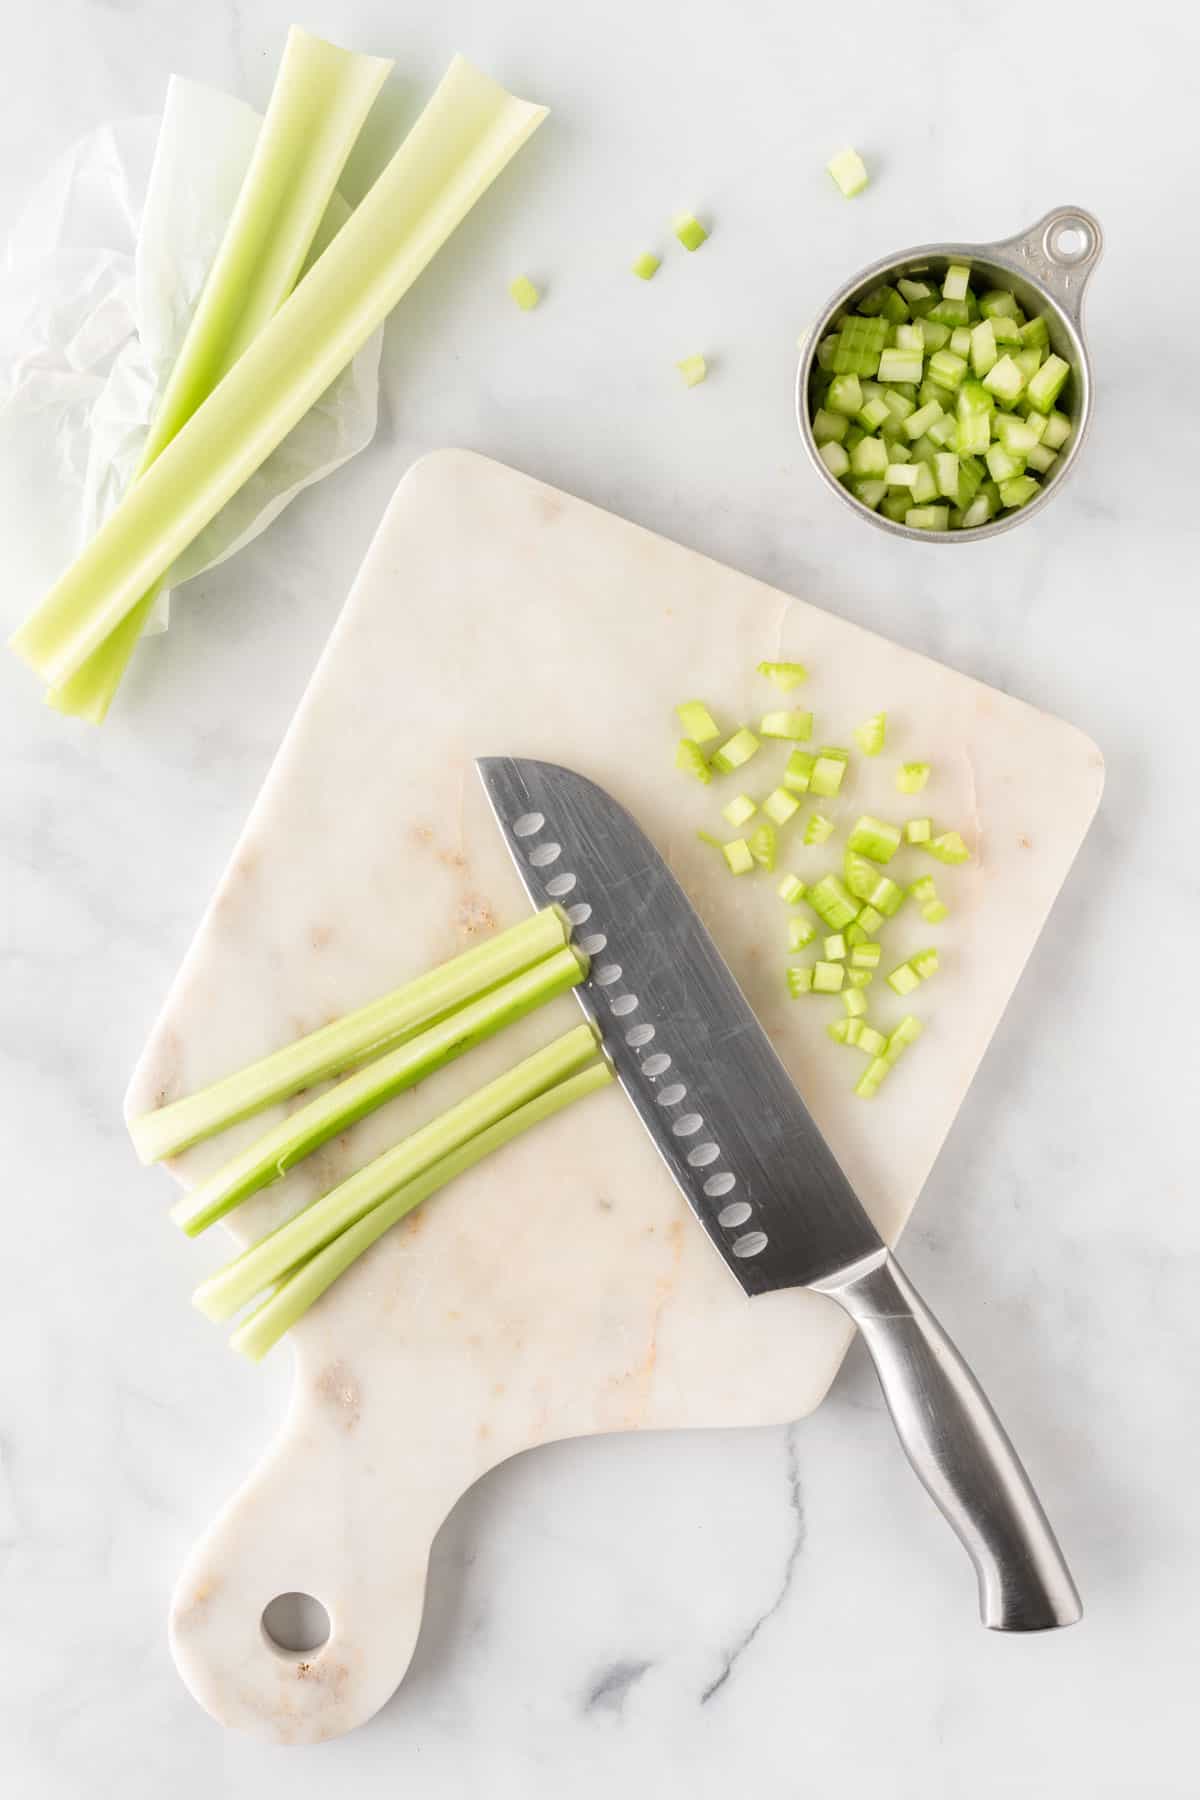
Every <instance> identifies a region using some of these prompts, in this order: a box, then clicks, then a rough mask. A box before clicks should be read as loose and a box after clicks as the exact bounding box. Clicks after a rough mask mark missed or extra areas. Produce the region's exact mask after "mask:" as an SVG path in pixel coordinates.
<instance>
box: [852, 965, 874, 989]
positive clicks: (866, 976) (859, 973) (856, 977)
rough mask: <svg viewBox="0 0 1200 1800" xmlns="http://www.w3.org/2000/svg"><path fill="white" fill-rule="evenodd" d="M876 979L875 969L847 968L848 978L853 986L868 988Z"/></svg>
mask: <svg viewBox="0 0 1200 1800" xmlns="http://www.w3.org/2000/svg"><path fill="white" fill-rule="evenodd" d="M874 979H875V971H874V970H873V969H847V970H846V980H847V981H848V982H849V983H850V986H851V987H856V988H868V987H870V985H871V983H872V982H873V981H874Z"/></svg>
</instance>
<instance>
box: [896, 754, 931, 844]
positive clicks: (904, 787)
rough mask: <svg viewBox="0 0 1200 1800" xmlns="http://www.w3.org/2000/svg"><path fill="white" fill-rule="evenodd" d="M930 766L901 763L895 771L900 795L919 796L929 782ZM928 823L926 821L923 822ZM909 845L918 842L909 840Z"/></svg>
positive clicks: (919, 763) (911, 838) (914, 839)
mask: <svg viewBox="0 0 1200 1800" xmlns="http://www.w3.org/2000/svg"><path fill="white" fill-rule="evenodd" d="M929 771H930V764H929V763H925V762H908V763H901V764H900V767H899V768H898V769H897V770H896V786H897V788H898V789H899V791H900V792H901V793H902V794H919V793H920V792H921V789H922V788H923V787H924V786H925V783H926V782H927V781H928V780H929ZM925 822H926V823H928V821H925ZM908 841H909V843H910V844H915V843H917V842H918V841H919V840H918V839H916V838H913V837H910V838H909V840H908Z"/></svg>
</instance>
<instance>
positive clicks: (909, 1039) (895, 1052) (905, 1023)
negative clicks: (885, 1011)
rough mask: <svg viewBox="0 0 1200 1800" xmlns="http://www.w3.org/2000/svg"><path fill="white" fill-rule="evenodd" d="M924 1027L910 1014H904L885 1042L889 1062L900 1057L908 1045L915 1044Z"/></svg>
mask: <svg viewBox="0 0 1200 1800" xmlns="http://www.w3.org/2000/svg"><path fill="white" fill-rule="evenodd" d="M924 1029H925V1027H924V1026H923V1025H922V1023H921V1021H920V1019H917V1018H914V1017H913V1015H912V1013H906V1014H905V1015H904V1017H903V1018H902V1019H901V1021H900V1023H899V1024H898V1025H897V1027H896V1029H895V1030H894V1031H893V1032H892V1034H891V1036H890V1037H889V1038H888V1041H887V1055H888V1059H889V1061H891V1062H893V1063H894V1062H895V1061H896V1060H897V1058H898V1057H900V1056H902V1055H903V1054H904V1052H905V1050H907V1049H908V1047H909V1045H910V1044H915V1043H916V1041H917V1039H918V1038H919V1037H920V1035H921V1033H922V1031H924Z"/></svg>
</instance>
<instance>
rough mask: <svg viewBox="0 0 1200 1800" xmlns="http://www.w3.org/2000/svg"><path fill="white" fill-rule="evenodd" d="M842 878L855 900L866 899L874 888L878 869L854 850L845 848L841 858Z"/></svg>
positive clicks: (877, 877)
mask: <svg viewBox="0 0 1200 1800" xmlns="http://www.w3.org/2000/svg"><path fill="white" fill-rule="evenodd" d="M842 874H843V878H844V880H845V883H846V886H847V888H848V889H849V891H850V892H851V893H852V894H853V895H854V897H855V899H856V900H867V899H869V898H870V896H871V894H872V893H873V892H874V890H875V883H876V882H877V881H878V880H879V871H878V869H877V868H876V867H875V865H874V863H872V862H869V861H868V860H867V858H866V857H865V856H860V855H859V854H858V853H857V851H855V850H847V851H846V853H845V856H844V858H843V869H842Z"/></svg>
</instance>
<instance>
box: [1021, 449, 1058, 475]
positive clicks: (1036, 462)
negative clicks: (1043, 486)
mask: <svg viewBox="0 0 1200 1800" xmlns="http://www.w3.org/2000/svg"><path fill="white" fill-rule="evenodd" d="M1057 461H1058V452H1057V450H1047V448H1046V446H1045V444H1035V445H1034V446H1033V449H1032V450H1027V451H1026V452H1025V464H1026V467H1027V468H1030V469H1034V470H1036V472H1037V473H1038V474H1039V475H1045V474H1047V473H1048V471H1049V470H1051V469H1052V468H1053V467H1054V465H1055V463H1056V462H1057Z"/></svg>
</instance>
